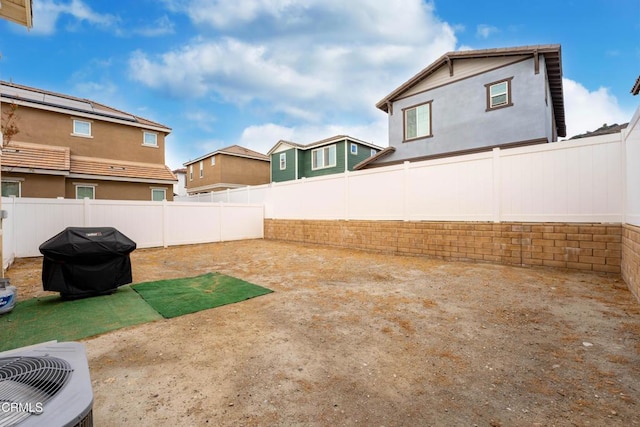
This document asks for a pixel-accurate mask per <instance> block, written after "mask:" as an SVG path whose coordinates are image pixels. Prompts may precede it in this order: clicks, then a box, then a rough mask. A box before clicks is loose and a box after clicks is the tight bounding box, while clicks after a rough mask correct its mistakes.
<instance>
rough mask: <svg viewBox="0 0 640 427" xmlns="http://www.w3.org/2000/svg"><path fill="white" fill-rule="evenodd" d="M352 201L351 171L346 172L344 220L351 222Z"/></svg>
mask: <svg viewBox="0 0 640 427" xmlns="http://www.w3.org/2000/svg"><path fill="white" fill-rule="evenodd" d="M350 200H351V188H350V185H349V171H348V170H346V171H344V219H345V221H349V217H350V212H349V201H350Z"/></svg>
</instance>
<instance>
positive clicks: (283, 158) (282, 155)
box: [280, 153, 287, 170]
mask: <svg viewBox="0 0 640 427" xmlns="http://www.w3.org/2000/svg"><path fill="white" fill-rule="evenodd" d="M286 168H287V153H280V170H285V169H286Z"/></svg>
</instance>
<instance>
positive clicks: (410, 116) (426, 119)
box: [403, 101, 433, 141]
mask: <svg viewBox="0 0 640 427" xmlns="http://www.w3.org/2000/svg"><path fill="white" fill-rule="evenodd" d="M403 112H404V140H405V141H409V140H412V139H417V138H426V137H430V136H433V135H432V134H431V101H429V102H427V103H425V104H421V105H416V106H415V107H411V108H407V109H405V110H403Z"/></svg>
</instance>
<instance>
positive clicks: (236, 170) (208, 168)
mask: <svg viewBox="0 0 640 427" xmlns="http://www.w3.org/2000/svg"><path fill="white" fill-rule="evenodd" d="M215 158H216V164H215V165H212V164H211V157H207V158H205V159H203V160H202V162H203V177H202V178H200V161H197V162H195V163H193V179H191V177H190V169H189V168H190V167H191V166H192V165H187V191H189V190H190V189H194V188H198V189H199V188H201V187H206V186H212V185H215V184H219V183H225V184H238V185H260V184H267V183H269V162H267V161H263V160H256V159H248V158H245V157H237V156H229V155H225V154H216V155H215ZM217 189H221V188H217ZM205 191H210V190H205Z"/></svg>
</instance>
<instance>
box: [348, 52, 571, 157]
mask: <svg viewBox="0 0 640 427" xmlns="http://www.w3.org/2000/svg"><path fill="white" fill-rule="evenodd" d="M562 92H563V91H562V60H561V53H560V45H538V46H523V47H515V48H499V49H483V50H468V51H457V52H449V53H446V54H444V55H442V56H441V57H440V58H438V59H437V60H436V61H435V62H434V63H432V64H431V65H429V66H428V67H427V68H425V69H423V70H422V71H420V72H419V73H418V74H416V75H415V76H413V77H412V78H411V79H409V80H408V81H406V82H405V83H403V84H402V85H401V86H399V87H398V88H397V89H395V90H394V91H393V92H391V93H390V94H389V95H387V96H386V97H384V98H383V99H382V100H381V101H380V102H378V103H377V104H376V107H377V108H379V109H380V110H382V111H384V112H385V113H387V115H388V119H389V148H388V149H385V151H384V152H383V153H380V155H379V156H377V157H376V158H375V159H371V161H369V162H363V163H362V164H360V165H358V168H363V167H373V166H382V165H387V164H393V163H399V162H403V161H406V160H414V161H415V160H424V159H429V158H434V157H439V156H447V155H457V154H465V153H471V152H477V151H484V150H490V149H492V148H494V147H503V148H506V147H514V146H519V145H527V144H539V143H548V142H555V141H557V139H558V137H564V136H566V125H565V113H564V100H563V93H562Z"/></svg>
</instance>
